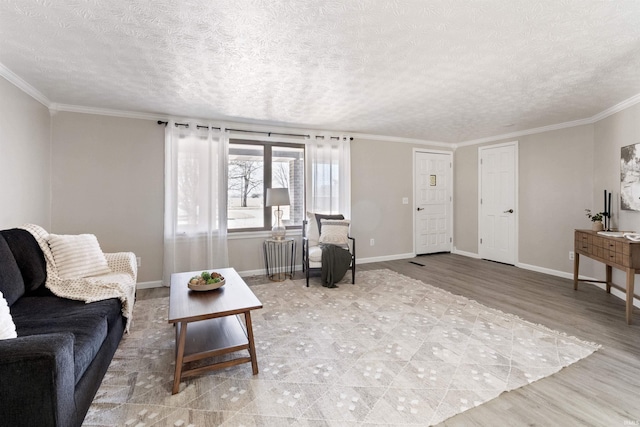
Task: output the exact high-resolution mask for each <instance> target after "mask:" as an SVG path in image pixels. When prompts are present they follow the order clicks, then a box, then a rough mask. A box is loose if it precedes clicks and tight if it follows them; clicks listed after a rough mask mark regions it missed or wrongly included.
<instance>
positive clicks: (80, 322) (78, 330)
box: [12, 296, 122, 383]
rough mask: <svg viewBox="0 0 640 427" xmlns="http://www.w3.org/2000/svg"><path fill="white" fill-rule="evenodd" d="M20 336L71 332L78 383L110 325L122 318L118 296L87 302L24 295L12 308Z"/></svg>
mask: <svg viewBox="0 0 640 427" xmlns="http://www.w3.org/2000/svg"><path fill="white" fill-rule="evenodd" d="M12 314H13V320H14V322H15V325H16V331H17V333H18V336H27V335H36V334H49V333H56V332H70V333H72V334H73V336H74V345H73V350H74V373H75V381H76V383H77V382H78V381H79V380H80V378H81V377H82V375H83V374H84V372H85V371H86V369H87V367H88V366H89V365H90V364H91V362H92V361H93V359H94V358H95V356H96V354H97V353H98V351H99V350H100V347H101V346H102V343H103V342H104V340H105V338H106V336H107V333H108V331H109V328H110V327H111V326H112V325H114V324H122V323H121V322H120V323H118V320H117V319H118V317H121V316H122V314H121V304H120V301H119V300H118V299H116V298H111V299H108V300H104V301H97V302H93V303H90V304H86V303H84V302H83V301H74V300H69V299H64V298H58V297H55V296H54V297H23V298H20V300H19V301H18V302H16V304H14V306H13V307H12Z"/></svg>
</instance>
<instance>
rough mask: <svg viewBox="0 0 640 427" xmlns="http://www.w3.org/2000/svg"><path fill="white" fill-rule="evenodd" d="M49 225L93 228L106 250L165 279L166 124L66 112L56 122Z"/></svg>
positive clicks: (65, 230)
mask: <svg viewBox="0 0 640 427" xmlns="http://www.w3.org/2000/svg"><path fill="white" fill-rule="evenodd" d="M52 150H53V154H52V160H51V164H52V166H51V168H52V169H51V170H52V194H53V203H52V215H51V217H52V220H51V231H52V232H55V233H62V234H77V233H92V234H95V235H96V236H97V237H98V241H99V242H100V246H101V247H102V250H103V251H105V252H120V251H133V252H135V253H136V255H137V256H138V257H141V258H142V265H141V267H140V269H139V271H138V281H139V282H146V281H154V280H159V279H160V278H161V277H162V239H163V238H162V236H163V218H164V213H163V210H164V195H163V191H164V190H163V188H164V128H163V127H162V126H158V125H157V124H156V123H155V122H153V121H151V120H137V119H124V118H117V117H109V116H98V115H93V114H79V113H65V112H60V113H57V114H55V115H54V116H53V127H52Z"/></svg>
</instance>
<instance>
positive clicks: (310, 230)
mask: <svg viewBox="0 0 640 427" xmlns="http://www.w3.org/2000/svg"><path fill="white" fill-rule="evenodd" d="M323 225H325V228H324V229H323V228H322V227H323ZM323 230H324V233H323ZM323 243H325V244H327V243H329V244H334V245H336V246H338V247H340V248H342V249H346V250H347V251H349V254H350V255H351V262H350V264H349V270H351V283H352V284H355V282H356V240H355V238H353V237H351V236H350V235H349V221H348V220H345V219H344V216H343V215H323V214H308V216H307V219H306V220H305V221H303V225H302V270H303V271H304V273H305V277H306V279H307V287H309V274H310V272H311V271H321V270H322V247H321V245H322V244H323Z"/></svg>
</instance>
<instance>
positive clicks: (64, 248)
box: [48, 234, 111, 279]
mask: <svg viewBox="0 0 640 427" xmlns="http://www.w3.org/2000/svg"><path fill="white" fill-rule="evenodd" d="M48 243H49V247H51V253H52V254H53V259H54V261H55V264H56V269H57V270H58V276H60V277H61V278H62V279H76V278H80V277H90V276H98V275H101V274H106V273H110V272H111V269H110V268H109V265H108V264H107V259H106V258H105V256H104V253H102V249H100V244H99V243H98V239H97V238H96V236H94V235H93V234H78V235H67V234H49V239H48Z"/></svg>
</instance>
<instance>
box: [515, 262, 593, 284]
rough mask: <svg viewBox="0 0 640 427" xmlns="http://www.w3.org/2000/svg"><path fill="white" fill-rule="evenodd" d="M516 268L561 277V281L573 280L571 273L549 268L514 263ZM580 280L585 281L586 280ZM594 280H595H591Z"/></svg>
mask: <svg viewBox="0 0 640 427" xmlns="http://www.w3.org/2000/svg"><path fill="white" fill-rule="evenodd" d="M516 267H518V268H523V269H525V270H531V271H537V272H538V273H544V274H548V275H550V276H556V277H562V278H563V279H571V280H573V273H567V272H565V271H559V270H552V269H550V268H545V267H538V266H537V265H531V264H524V263H521V262H518V263H516ZM580 279H581V280H587V278H585V279H582V277H580ZM592 280H595V279H592Z"/></svg>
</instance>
